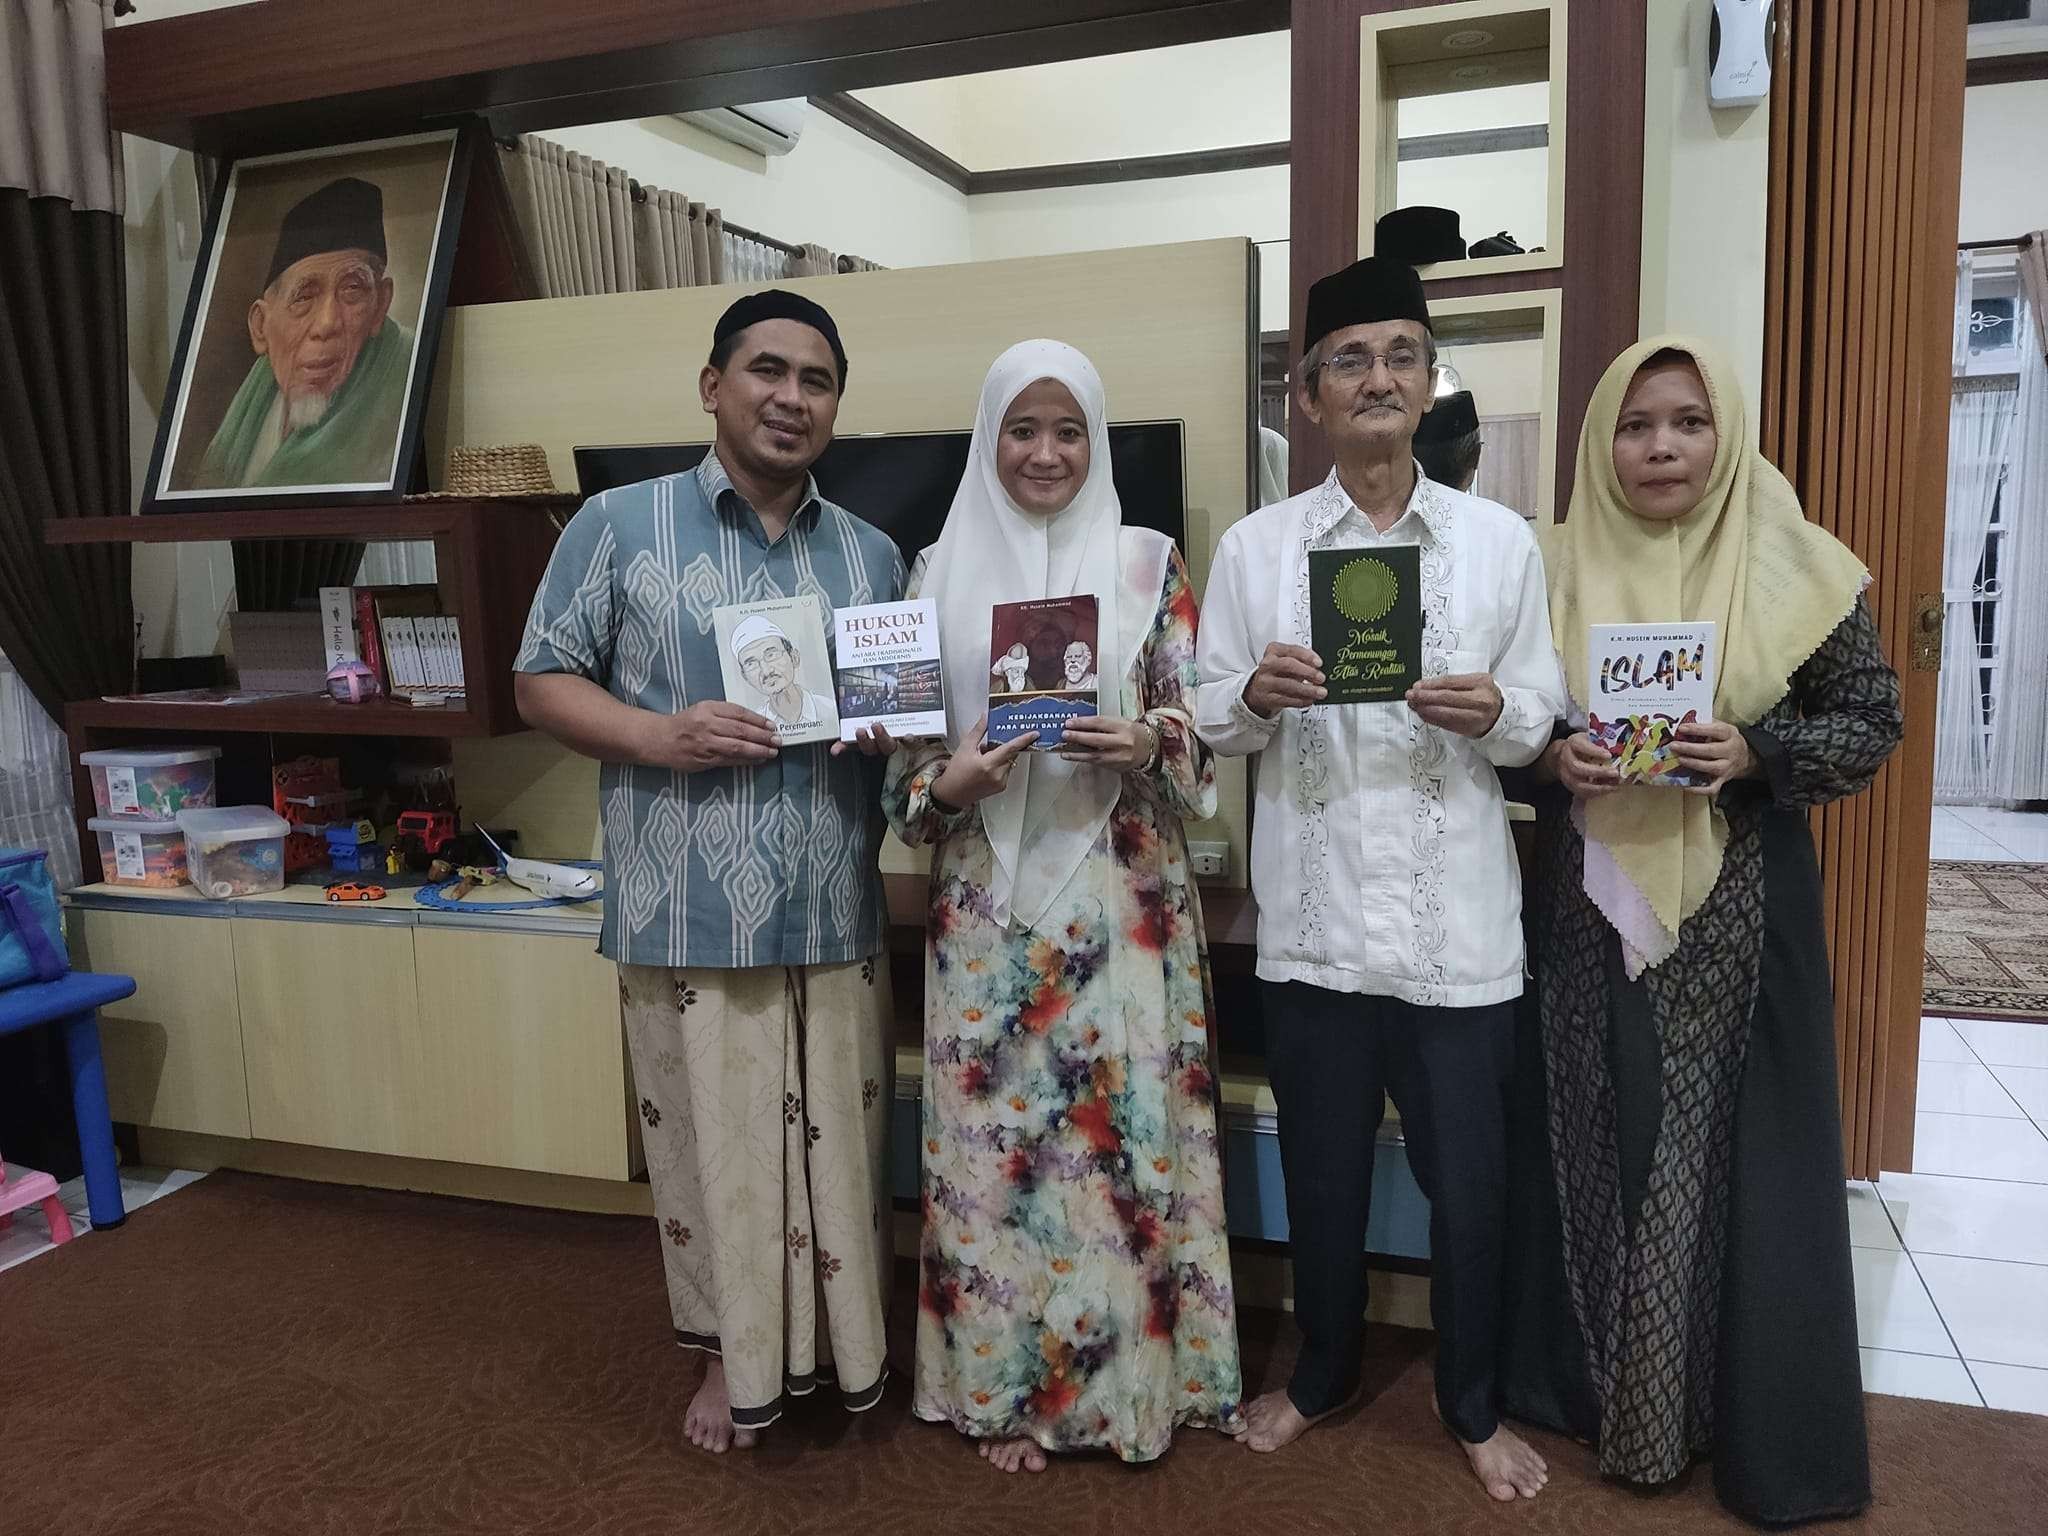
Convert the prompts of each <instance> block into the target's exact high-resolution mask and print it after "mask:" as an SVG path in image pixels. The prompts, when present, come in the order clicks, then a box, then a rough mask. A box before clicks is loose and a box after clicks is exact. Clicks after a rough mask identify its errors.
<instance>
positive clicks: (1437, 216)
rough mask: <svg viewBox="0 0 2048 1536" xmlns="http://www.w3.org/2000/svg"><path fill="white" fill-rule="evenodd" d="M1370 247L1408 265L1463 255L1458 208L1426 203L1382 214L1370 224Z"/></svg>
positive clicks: (1374, 251)
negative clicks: (1438, 206) (1371, 226)
mask: <svg viewBox="0 0 2048 1536" xmlns="http://www.w3.org/2000/svg"><path fill="white" fill-rule="evenodd" d="M1372 248H1373V254H1374V255H1377V256H1392V257H1393V258H1394V259H1395V260H1397V261H1405V262H1407V263H1408V265H1410V266H1411V267H1426V266H1428V265H1429V264H1430V263H1431V262H1432V261H1462V260H1464V259H1465V237H1464V235H1463V234H1462V233H1460V232H1459V229H1458V215H1457V211H1456V210H1455V209H1451V208H1431V207H1429V206H1428V205H1427V204H1425V203H1417V204H1416V205H1415V206H1414V207H1413V208H1396V209H1395V210H1394V211H1393V212H1392V213H1387V214H1382V215H1381V216H1380V221H1379V223H1377V224H1375V225H1374V226H1373V228H1372Z"/></svg>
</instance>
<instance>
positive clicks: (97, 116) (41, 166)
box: [0, 0, 125, 213]
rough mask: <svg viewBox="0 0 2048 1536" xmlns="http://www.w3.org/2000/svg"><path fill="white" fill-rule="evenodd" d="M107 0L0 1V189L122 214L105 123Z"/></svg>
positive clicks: (113, 142) (117, 152) (114, 146)
mask: <svg viewBox="0 0 2048 1536" xmlns="http://www.w3.org/2000/svg"><path fill="white" fill-rule="evenodd" d="M112 9H113V8H112V6H111V5H110V4H108V3H106V0H0V187H19V188H21V189H22V190H23V191H25V192H27V193H28V195H29V196H30V197H61V198H62V199H64V201H65V202H67V203H69V204H70V205H71V206H72V207H73V208H75V209H77V210H79V211H80V212H93V213H121V212H124V211H125V202H124V198H123V192H124V190H125V189H124V187H123V185H122V179H121V172H120V165H121V146H120V142H119V141H118V139H117V138H116V137H115V135H114V133H113V130H112V129H111V128H109V127H108V126H107V56H106V50H105V49H104V47H103V46H102V44H101V34H102V33H103V32H104V31H105V30H106V29H107V28H108V27H110V26H112V25H113V16H112Z"/></svg>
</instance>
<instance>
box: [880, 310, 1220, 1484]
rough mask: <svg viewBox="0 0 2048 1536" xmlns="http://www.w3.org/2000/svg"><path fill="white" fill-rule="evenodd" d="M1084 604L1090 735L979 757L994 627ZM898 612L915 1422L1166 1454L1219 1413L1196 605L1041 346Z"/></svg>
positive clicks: (1078, 383) (1078, 374)
mask: <svg viewBox="0 0 2048 1536" xmlns="http://www.w3.org/2000/svg"><path fill="white" fill-rule="evenodd" d="M1084 593H1085V594H1093V595H1094V597H1095V599H1096V603H1097V614H1098V625H1097V635H1098V638H1099V645H1098V647H1097V653H1098V654H1097V657H1096V658H1095V659H1096V660H1097V661H1099V663H1100V664H1099V665H1094V664H1093V663H1092V662H1091V665H1090V668H1089V671H1090V674H1091V677H1095V678H1099V682H1097V683H1096V684H1095V686H1096V687H1097V689H1098V702H1099V709H1100V713H1099V714H1098V715H1096V716H1095V717H1093V718H1088V717H1077V718H1076V719H1074V720H1072V721H1071V722H1069V723H1068V724H1067V725H1066V727H1065V732H1064V742H1063V744H1062V746H1061V747H1060V749H1059V750H1058V751H1057V752H1034V751H1031V750H1029V748H1030V746H1031V742H1032V738H1031V737H1028V736H1027V737H1020V738H1019V739H1018V740H1017V741H1014V742H1011V743H1008V744H1006V745H1003V746H999V747H993V748H991V747H989V746H988V745H987V743H986V742H985V740H984V738H983V731H984V727H985V725H986V717H985V716H983V717H982V718H980V719H977V718H976V717H977V716H981V715H982V706H983V702H984V700H985V699H986V698H987V695H988V690H989V686H990V683H991V682H992V681H995V682H997V683H999V684H1000V682H1001V679H999V678H992V676H991V671H990V664H989V663H990V657H989V639H990V609H991V607H992V606H993V605H994V604H996V603H1004V602H1021V601H1027V600H1032V599H1040V598H1059V597H1067V596H1073V595H1078V594H1084ZM910 595H911V596H912V597H919V596H922V597H927V598H931V599H934V600H935V601H936V602H937V604H938V613H939V635H940V648H941V657H942V664H943V666H944V669H945V677H946V695H947V696H946V714H947V721H948V734H947V737H946V739H945V740H944V741H939V742H928V743H915V744H912V745H911V746H910V747H909V748H908V749H907V750H905V751H903V752H900V753H898V754H897V755H896V756H894V757H892V758H891V759H890V763H889V774H888V781H887V785H886V787H885V789H884V791H883V805H884V809H885V810H886V811H887V813H888V816H889V821H890V824H891V825H892V826H893V827H894V828H895V829H896V831H897V833H898V834H899V835H900V836H901V837H902V838H903V839H904V841H906V842H908V843H912V844H919V843H922V844H927V845H930V846H931V847H932V850H933V852H932V874H931V905H930V911H929V916H928V920H927V923H926V944H927V961H926V966H925V1071H924V1137H923V1150H924V1172H923V1192H924V1237H923V1243H922V1249H921V1254H920V1260H921V1263H920V1271H921V1273H920V1285H919V1287H918V1318H917V1367H916V1392H915V1396H914V1399H913V1407H914V1409H915V1411H916V1412H917V1414H918V1416H919V1417H921V1418H924V1419H929V1420H932V1421H934V1422H939V1423H949V1424H951V1425H953V1426H954V1428H956V1429H958V1430H959V1431H960V1432H961V1433H962V1434H964V1435H967V1436H969V1437H970V1438H973V1439H975V1440H978V1441H979V1442H980V1444H981V1453H982V1455H983V1456H984V1457H986V1458H987V1459H988V1460H989V1461H990V1462H992V1463H993V1464H994V1465H996V1466H997V1467H1000V1468H1001V1469H1002V1470H1004V1471H1006V1472H1015V1471H1017V1470H1019V1469H1020V1468H1022V1469H1028V1470H1030V1471H1033V1472H1039V1471H1043V1470H1044V1469H1045V1466H1046V1453H1047V1452H1048V1451H1077V1450H1107V1451H1110V1452H1112V1453H1114V1454H1115V1455H1117V1456H1120V1457H1122V1458H1123V1459H1124V1460H1126V1461H1148V1460H1150V1459H1152V1458H1153V1457H1156V1456H1159V1455H1160V1454H1162V1453H1163V1452H1164V1451H1165V1450H1166V1448H1167V1445H1168V1443H1169V1442H1170V1440H1171V1439H1172V1435H1173V1431H1174V1428H1175V1427H1176V1426H1177V1425H1181V1424H1203V1425H1212V1426H1216V1427H1218V1428H1223V1427H1235V1424H1236V1423H1237V1421H1238V1397H1239V1383H1238V1364H1237V1327H1236V1307H1235V1303H1234V1301H1233V1298H1232V1293H1231V1285H1230V1254H1229V1247H1228V1243H1227V1239H1226V1237H1225V1232H1224V1220H1223V1185H1222V1169H1221V1165H1220V1162H1219V1158H1218V1152H1219V1148H1218V1142H1217V1135H1216V1110H1215V1100H1214V1087H1215V1068H1214V1065H1213V1054H1212V1045H1211V1028H1210V1024H1211V1015H1210V1006H1209V985H1208V981H1209V973H1208V960H1207V955H1206V952H1205V948H1204V944H1203V937H1202V918H1201V907H1200V905H1199V903H1198V901H1197V898H1196V894H1195V889H1194V884H1193V881H1192V879H1191V878H1190V875H1189V870H1188V860H1187V845H1186V843H1185V841H1184V840H1183V836H1182V832H1181V818H1182V817H1184V816H1192V817H1204V816H1208V815H1211V814H1213V813H1214V811H1215V808H1216V781H1215V775H1214V771H1213V767H1212V762H1211V758H1210V755H1209V751H1208V749H1207V748H1206V747H1204V746H1203V745H1202V744H1201V742H1200V741H1199V740H1198V739H1197V738H1196V736H1195V734H1194V730H1193V726H1192V723H1191V720H1190V712H1191V707H1192V706H1191V703H1190V696H1191V695H1192V694H1193V692H1194V687H1195V599H1194V591H1193V589H1192V587H1190V585H1189V583H1188V575H1187V569H1186V567H1185V566H1184V565H1183V564H1182V563H1181V558H1180V554H1179V552H1178V551H1177V550H1175V548H1174V547H1173V544H1172V541H1171V540H1169V539H1167V538H1166V537H1165V536H1164V535H1162V534H1158V533H1153V532H1149V531H1147V530H1145V529H1140V528H1125V527H1123V526H1122V510H1121V508H1120V506H1119V504H1118V502H1117V495H1116V487H1115V485H1114V483H1113V482H1112V480H1111V478H1110V462H1109V428H1108V416H1107V411H1106V408H1105V405H1104V402H1103V392H1102V381H1101V379H1100V378H1098V377H1097V375H1096V372H1095V369H1094V367H1093V366H1092V365H1091V364H1090V363H1089V361H1088V359H1087V358H1085V357H1083V356H1082V355H1081V354H1080V353H1079V352H1076V351H1075V350H1074V349H1073V348H1072V347H1069V346H1064V345H1062V344H1061V343H1059V342H1055V341H1027V342H1023V343H1020V344H1019V345H1017V346H1015V347H1012V348H1011V349H1010V350H1009V351H1007V352H1005V353H1004V354H1003V355H1002V356H1001V357H999V358H997V359H996V362H995V366H994V367H993V368H991V369H990V370H989V375H988V381H987V383H986V384H984V385H983V387H982V394H981V407H980V411H979V413H978V414H977V416H976V418H975V425H974V440H973V445H972V447H971V449H970V450H969V455H968V463H967V472H966V474H965V475H964V476H963V477H962V479H961V481H960V489H959V491H958V492H957V493H956V494H955V496H954V498H953V506H952V510H951V512H950V513H949V514H948V515H947V519H946V525H945V531H944V532H943V533H942V534H941V535H940V537H939V542H938V543H937V545H935V546H934V547H933V548H931V549H929V550H926V551H925V552H924V554H923V555H922V556H920V557H919V559H918V562H917V565H916V567H915V568H914V569H913V570H912V572H911V578H910Z"/></svg>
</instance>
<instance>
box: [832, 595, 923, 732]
mask: <svg viewBox="0 0 2048 1536" xmlns="http://www.w3.org/2000/svg"><path fill="white" fill-rule="evenodd" d="M832 623H833V639H834V650H835V657H836V660H837V661H838V664H839V739H840V740H841V741H852V740H854V738H855V733H856V732H858V731H860V730H862V729H863V728H870V727H873V726H877V725H879V726H881V727H882V728H883V729H884V730H886V731H887V732H888V733H889V734H890V735H891V736H902V737H916V736H943V735H945V734H946V708H945V680H944V675H943V674H942V672H941V671H940V668H939V605H938V604H937V603H935V602H933V601H932V600H931V599H929V598H920V599H918V600H916V601H914V602H908V603H869V604H866V605H865V606H863V607H859V608H839V609H835V610H834V611H833V616H832Z"/></svg>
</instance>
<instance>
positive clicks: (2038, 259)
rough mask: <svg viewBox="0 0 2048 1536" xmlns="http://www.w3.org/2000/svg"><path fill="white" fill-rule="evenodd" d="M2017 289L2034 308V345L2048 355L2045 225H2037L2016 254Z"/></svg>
mask: <svg viewBox="0 0 2048 1536" xmlns="http://www.w3.org/2000/svg"><path fill="white" fill-rule="evenodd" d="M2017 262H2018V266H2019V273H2020V289H2021V291H2022V292H2023V293H2025V294H2026V297H2027V308H2029V309H2031V310H2032V311H2033V312H2034V347H2035V349H2036V350H2037V351H2039V352H2040V353H2041V354H2042V355H2043V356H2044V357H2048V229H2037V230H2035V231H2034V232H2033V234H2032V235H2030V236H2029V237H2028V239H2027V243H2026V244H2025V245H2023V246H2021V247H2020V250H2019V254H2018V257H2017Z"/></svg>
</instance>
